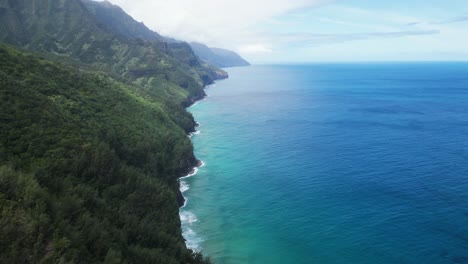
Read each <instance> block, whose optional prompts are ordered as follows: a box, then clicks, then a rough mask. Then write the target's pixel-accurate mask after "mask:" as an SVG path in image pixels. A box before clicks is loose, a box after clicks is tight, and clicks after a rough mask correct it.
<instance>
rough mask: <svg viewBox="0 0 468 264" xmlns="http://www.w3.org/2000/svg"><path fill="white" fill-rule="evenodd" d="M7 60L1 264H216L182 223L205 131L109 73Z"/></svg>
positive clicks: (5, 50)
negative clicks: (196, 249) (181, 197)
mask: <svg viewBox="0 0 468 264" xmlns="http://www.w3.org/2000/svg"><path fill="white" fill-rule="evenodd" d="M0 57H1V58H2V59H1V60H0V235H1V239H0V263H205V262H206V260H203V258H202V256H201V255H199V254H195V253H193V252H192V251H191V250H188V249H187V248H186V246H185V244H184V240H183V238H182V236H181V230H180V220H179V216H178V201H177V194H178V182H177V177H178V176H180V175H182V174H183V173H186V172H187V169H188V168H189V167H190V166H193V165H195V164H196V162H197V161H196V159H195V157H194V156H193V153H192V145H191V143H190V141H189V139H188V138H187V136H186V133H185V131H184V128H182V127H181V126H180V125H179V124H182V123H184V122H186V123H187V125H186V126H187V127H189V126H190V124H191V122H192V120H193V119H191V117H190V116H189V115H188V114H186V113H184V112H181V111H176V114H175V115H174V114H172V113H171V112H168V110H169V109H172V108H174V109H179V108H180V106H178V105H177V104H176V103H174V102H172V101H170V100H165V101H164V100H162V99H161V100H160V101H158V99H157V98H159V97H160V96H159V97H156V96H152V95H151V94H147V93H146V92H145V89H144V88H141V87H138V86H132V85H129V84H125V83H122V82H119V81H116V80H115V79H113V78H111V77H109V75H107V74H105V73H99V72H88V71H85V70H83V69H79V68H74V67H71V66H65V65H63V64H57V63H52V62H49V61H46V60H44V59H39V58H36V57H35V56H32V55H29V54H25V53H23V52H19V51H16V50H14V49H12V48H9V47H6V46H3V45H2V46H0ZM178 123H179V124H178Z"/></svg>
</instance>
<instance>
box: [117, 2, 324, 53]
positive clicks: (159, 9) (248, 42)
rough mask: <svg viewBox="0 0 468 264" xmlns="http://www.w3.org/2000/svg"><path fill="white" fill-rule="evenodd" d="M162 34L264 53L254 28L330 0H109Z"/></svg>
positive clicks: (259, 37) (266, 48)
mask: <svg viewBox="0 0 468 264" xmlns="http://www.w3.org/2000/svg"><path fill="white" fill-rule="evenodd" d="M109 1H110V2H111V3H113V4H116V5H119V6H121V7H122V8H123V9H124V10H125V11H127V12H128V13H129V14H130V15H132V16H133V17H134V18H135V19H137V20H139V21H143V22H144V23H145V24H146V25H147V26H148V27H149V28H151V29H152V30H155V31H157V32H159V33H160V34H162V35H166V36H170V37H174V38H178V39H182V40H186V41H197V42H203V43H206V44H209V45H214V46H220V47H225V48H231V49H235V50H241V51H244V52H247V53H254V52H259V53H265V52H268V51H269V50H270V49H269V48H268V47H267V46H266V45H265V44H263V43H262V41H261V39H262V36H258V35H257V34H256V33H255V32H254V31H253V30H252V28H253V27H255V26H256V25H258V24H260V23H263V22H265V21H268V20H271V19H273V18H274V17H277V16H280V15H283V14H287V13H288V12H291V11H293V10H297V9H300V8H307V7H313V6H317V5H320V4H324V3H327V2H331V0H197V1H194V0H170V1H155V0H109Z"/></svg>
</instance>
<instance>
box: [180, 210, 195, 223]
mask: <svg viewBox="0 0 468 264" xmlns="http://www.w3.org/2000/svg"><path fill="white" fill-rule="evenodd" d="M179 215H180V221H182V223H185V224H189V225H192V224H193V223H195V222H197V221H198V218H197V217H196V216H195V214H193V213H192V212H190V211H181V212H180V213H179Z"/></svg>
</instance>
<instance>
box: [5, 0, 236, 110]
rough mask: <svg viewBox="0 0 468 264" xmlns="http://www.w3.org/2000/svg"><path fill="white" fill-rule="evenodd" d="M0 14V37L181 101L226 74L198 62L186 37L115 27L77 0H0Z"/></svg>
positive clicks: (199, 94) (194, 96)
mask: <svg viewBox="0 0 468 264" xmlns="http://www.w3.org/2000/svg"><path fill="white" fill-rule="evenodd" d="M0 14H1V15H0V41H3V42H6V43H9V44H11V45H15V46H18V47H23V48H27V49H30V50H34V51H38V52H50V53H54V54H60V55H65V56H67V57H71V58H74V59H76V60H78V61H80V62H82V63H86V64H90V65H92V66H93V67H95V68H97V69H100V70H103V71H106V72H108V73H109V74H114V75H116V76H119V77H121V78H123V80H124V81H126V82H133V83H136V84H138V85H140V86H143V87H144V88H145V89H147V90H151V91H152V93H153V94H157V95H159V96H162V97H165V96H166V95H167V94H170V96H172V97H173V99H174V100H176V101H179V102H181V103H183V104H184V105H188V104H190V103H192V102H193V101H194V100H197V99H200V98H201V97H203V96H205V93H204V91H203V86H204V85H207V84H211V83H212V82H213V81H214V80H215V79H218V78H224V77H226V76H227V74H226V73H225V72H223V71H222V70H219V69H215V68H213V67H209V66H207V65H206V64H204V63H201V62H200V61H199V59H198V58H197V57H196V56H195V55H194V53H193V51H192V50H191V49H190V46H189V45H188V44H186V43H168V42H165V41H163V40H160V41H146V40H143V39H135V38H131V37H128V36H125V35H123V34H120V32H115V30H113V28H109V27H108V26H106V25H105V24H103V23H102V22H100V20H99V19H98V18H96V17H95V15H94V14H93V13H92V12H90V11H89V10H88V9H87V8H86V7H85V5H84V4H83V3H82V2H81V1H80V0H14V1H13V0H0ZM123 24H126V23H125V21H124V22H123ZM129 30H131V29H129ZM180 54H182V56H180Z"/></svg>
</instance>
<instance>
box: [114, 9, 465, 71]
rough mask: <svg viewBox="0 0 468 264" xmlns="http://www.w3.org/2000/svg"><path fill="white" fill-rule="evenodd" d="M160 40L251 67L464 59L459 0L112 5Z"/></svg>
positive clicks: (462, 21) (462, 10) (463, 32)
mask: <svg viewBox="0 0 468 264" xmlns="http://www.w3.org/2000/svg"><path fill="white" fill-rule="evenodd" d="M109 1H110V2H111V3H113V4H116V5H119V6H120V7H122V8H123V9H124V10H125V11H126V12H128V13H129V14H130V15H132V16H133V17H134V18H135V19H136V20H138V21H142V22H144V23H145V24H146V25H147V26H148V27H149V28H150V29H152V30H154V31H157V32H159V33H161V34H162V35H165V36H169V37H174V38H177V39H181V40H185V41H197V42H202V43H205V44H207V45H209V46H214V47H221V48H227V49H231V50H234V51H236V52H238V53H239V54H240V55H242V56H243V57H244V58H246V59H247V60H249V61H250V62H252V63H305V62H333V61H467V60H468V45H467V44H468V27H467V24H468V2H467V1H464V0H450V1H446V2H441V1H437V0H427V1H424V0H414V1H411V2H407V1H402V0H394V1H385V3H383V2H381V1H379V2H377V1H371V0H295V1H288V0H276V1H268V0H257V1H248V0H236V1H233V0H229V1H215V0H200V1H189V0H173V1H153V0H140V1H130V0H109Z"/></svg>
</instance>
